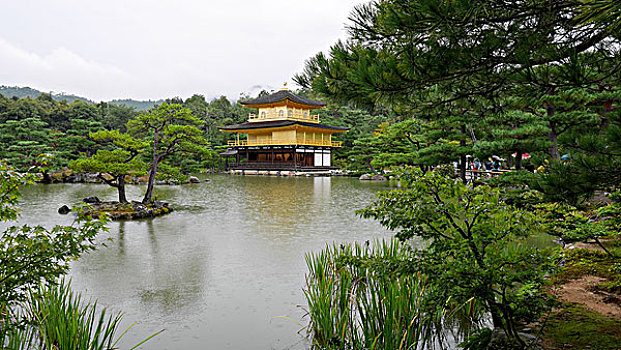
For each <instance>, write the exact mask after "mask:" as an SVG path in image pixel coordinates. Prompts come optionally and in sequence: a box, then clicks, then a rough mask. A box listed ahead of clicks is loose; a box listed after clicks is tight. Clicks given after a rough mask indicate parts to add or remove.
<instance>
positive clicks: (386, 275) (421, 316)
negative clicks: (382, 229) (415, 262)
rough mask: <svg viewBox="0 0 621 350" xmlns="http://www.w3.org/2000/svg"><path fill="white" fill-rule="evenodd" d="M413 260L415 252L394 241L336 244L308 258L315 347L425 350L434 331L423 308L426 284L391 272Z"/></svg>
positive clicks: (414, 276)
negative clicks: (426, 342)
mask: <svg viewBox="0 0 621 350" xmlns="http://www.w3.org/2000/svg"><path fill="white" fill-rule="evenodd" d="M410 256H411V250H410V249H409V247H408V246H407V245H404V244H402V243H399V242H398V241H397V240H394V239H393V240H389V241H384V240H377V241H375V242H374V243H373V244H371V245H368V244H362V245H361V244H358V243H354V244H348V245H337V244H333V245H331V246H328V247H326V249H324V250H323V251H321V252H319V253H311V254H307V255H306V264H307V267H308V270H309V273H308V274H307V280H306V283H307V285H306V289H305V290H304V293H305V296H306V300H307V302H308V307H309V310H308V311H309V315H310V323H309V332H310V336H311V337H312V339H313V344H314V345H315V347H316V348H321V349H371V350H379V349H386V350H388V349H390V350H395V349H417V348H423V346H424V343H425V341H426V340H428V339H429V335H430V330H431V327H430V326H431V318H430V317H429V315H428V314H426V313H425V311H424V305H423V302H424V295H425V280H424V278H423V277H422V276H421V275H420V274H412V273H398V271H395V270H394V269H391V266H390V265H391V264H395V265H398V262H399V261H404V260H406V259H408V257H410Z"/></svg>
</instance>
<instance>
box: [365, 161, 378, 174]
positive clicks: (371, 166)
mask: <svg viewBox="0 0 621 350" xmlns="http://www.w3.org/2000/svg"><path fill="white" fill-rule="evenodd" d="M366 163H367V165H368V166H369V168H370V169H371V171H372V172H373V174H375V175H377V174H378V172H377V170H375V168H374V167H373V165H371V159H370V158H369V159H367V160H366Z"/></svg>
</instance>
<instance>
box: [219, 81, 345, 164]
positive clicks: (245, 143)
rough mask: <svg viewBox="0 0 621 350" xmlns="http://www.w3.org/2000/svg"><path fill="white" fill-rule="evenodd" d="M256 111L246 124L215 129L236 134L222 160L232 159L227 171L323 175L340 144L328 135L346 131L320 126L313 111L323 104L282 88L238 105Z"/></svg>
mask: <svg viewBox="0 0 621 350" xmlns="http://www.w3.org/2000/svg"><path fill="white" fill-rule="evenodd" d="M241 104H242V105H243V106H245V107H250V108H256V109H258V113H257V114H250V116H249V118H248V121H247V122H246V123H243V124H239V125H231V126H223V127H220V128H219V129H220V130H221V131H224V132H230V133H235V134H236V139H235V140H234V141H229V144H228V146H229V148H228V150H227V151H226V152H224V153H221V155H223V156H235V161H234V162H233V163H228V168H229V169H230V170H285V171H287V170H288V171H305V172H306V171H326V170H330V169H335V168H336V167H333V166H332V149H334V148H335V147H341V142H340V141H336V140H334V139H333V137H332V134H335V133H339V132H347V131H348V130H349V128H345V127H340V126H332V125H326V124H321V122H320V121H319V116H318V115H313V114H311V111H312V110H314V109H320V108H324V107H325V106H326V104H325V103H323V102H318V101H312V100H309V99H306V98H303V97H300V96H297V95H295V94H293V93H291V92H290V91H289V90H288V89H287V88H286V87H284V88H283V89H281V90H280V91H278V92H275V93H273V94H271V95H267V96H262V97H258V98H256V99H254V100H250V101H246V102H242V103H241Z"/></svg>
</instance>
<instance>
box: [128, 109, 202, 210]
mask: <svg viewBox="0 0 621 350" xmlns="http://www.w3.org/2000/svg"><path fill="white" fill-rule="evenodd" d="M202 124H203V122H202V121H201V120H200V119H198V118H196V117H195V116H193V115H192V112H191V111H190V110H189V109H187V108H184V107H183V106H182V105H180V104H168V103H162V104H161V105H159V106H158V107H157V108H154V109H152V110H150V111H149V112H147V113H143V114H140V115H138V116H137V117H136V118H135V119H132V120H130V121H129V122H128V123H127V129H128V130H129V133H130V134H131V135H134V136H135V137H140V138H143V139H144V140H147V141H148V142H149V147H148V149H150V150H152V153H151V162H150V165H149V180H148V183H147V190H146V192H145V195H144V198H143V200H142V202H143V203H145V204H147V203H150V202H151V198H152V196H153V186H154V184H155V176H156V174H157V171H158V165H159V164H160V162H161V161H162V160H164V159H165V158H166V157H168V156H170V155H172V154H175V153H178V152H182V153H186V154H190V153H199V154H200V153H208V149H207V145H208V142H207V140H206V139H205V138H204V137H203V133H202V132H201V130H200V129H199V127H200V126H201V125H202Z"/></svg>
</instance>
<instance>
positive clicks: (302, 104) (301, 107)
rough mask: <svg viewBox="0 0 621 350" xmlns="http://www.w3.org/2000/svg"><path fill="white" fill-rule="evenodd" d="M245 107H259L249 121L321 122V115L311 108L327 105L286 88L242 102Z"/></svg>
mask: <svg viewBox="0 0 621 350" xmlns="http://www.w3.org/2000/svg"><path fill="white" fill-rule="evenodd" d="M241 104H242V105H243V106H245V107H250V108H257V109H258V110H259V112H258V113H257V114H250V116H249V118H248V121H249V122H263V121H268V120H299V121H306V122H312V123H319V116H318V115H313V114H311V110H313V109H319V108H323V107H325V106H326V104H325V103H323V102H319V101H313V100H309V99H307V98H304V97H300V96H297V95H295V94H293V93H291V92H290V91H289V90H287V89H286V88H283V89H282V90H280V91H278V92H275V93H273V94H271V95H267V96H261V97H258V98H255V99H253V100H250V101H246V102H242V103H241Z"/></svg>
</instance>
